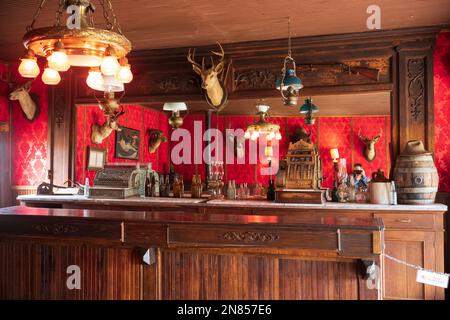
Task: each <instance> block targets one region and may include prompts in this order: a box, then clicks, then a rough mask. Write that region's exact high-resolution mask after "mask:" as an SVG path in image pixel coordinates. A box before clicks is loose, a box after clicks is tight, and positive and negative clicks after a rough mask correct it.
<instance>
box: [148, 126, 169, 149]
mask: <svg viewBox="0 0 450 320" xmlns="http://www.w3.org/2000/svg"><path fill="white" fill-rule="evenodd" d="M147 132H148V133H149V135H150V139H149V140H148V152H150V153H155V151H156V150H157V149H158V148H159V146H160V145H161V143H162V142H166V141H167V138H166V137H165V136H164V133H162V131H161V130H156V129H153V130H147Z"/></svg>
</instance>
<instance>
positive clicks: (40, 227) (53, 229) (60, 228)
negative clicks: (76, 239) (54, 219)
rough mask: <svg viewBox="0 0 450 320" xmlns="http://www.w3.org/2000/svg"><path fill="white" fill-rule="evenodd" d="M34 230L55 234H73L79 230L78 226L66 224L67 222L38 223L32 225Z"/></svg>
mask: <svg viewBox="0 0 450 320" xmlns="http://www.w3.org/2000/svg"><path fill="white" fill-rule="evenodd" d="M32 228H33V230H36V231H39V232H46V233H51V234H54V235H59V234H71V233H76V232H78V231H79V228H78V227H75V226H70V225H65V224H51V225H48V224H43V223H41V224H37V225H33V226H32Z"/></svg>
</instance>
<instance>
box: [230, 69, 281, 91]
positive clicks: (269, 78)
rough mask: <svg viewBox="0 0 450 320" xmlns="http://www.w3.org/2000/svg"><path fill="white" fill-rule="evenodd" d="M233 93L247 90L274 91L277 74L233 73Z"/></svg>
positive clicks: (269, 72) (259, 71) (254, 71)
mask: <svg viewBox="0 0 450 320" xmlns="http://www.w3.org/2000/svg"><path fill="white" fill-rule="evenodd" d="M233 78H234V79H233V91H235V90H249V89H275V81H276V80H277V73H276V72H274V71H270V70H257V69H252V70H245V71H235V72H234V77H233Z"/></svg>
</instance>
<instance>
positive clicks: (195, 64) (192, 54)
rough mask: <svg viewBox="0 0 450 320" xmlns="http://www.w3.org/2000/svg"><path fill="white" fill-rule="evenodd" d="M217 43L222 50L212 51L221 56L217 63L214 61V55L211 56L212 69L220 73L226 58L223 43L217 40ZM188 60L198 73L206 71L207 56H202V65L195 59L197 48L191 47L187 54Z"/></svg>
mask: <svg viewBox="0 0 450 320" xmlns="http://www.w3.org/2000/svg"><path fill="white" fill-rule="evenodd" d="M217 44H218V45H219V48H220V52H217V51H211V53H212V54H214V55H216V56H219V57H220V61H219V63H218V64H217V65H216V64H215V63H214V59H213V57H212V56H210V59H211V69H212V70H214V71H216V72H217V73H220V72H221V71H222V70H223V66H224V60H225V51H224V50H223V47H222V45H221V44H220V43H219V42H217ZM187 60H188V62H190V63H191V64H192V69H193V70H194V71H195V72H196V73H198V74H200V75H201V74H202V72H205V71H206V68H205V57H203V58H202V64H201V65H200V64H199V63H198V62H196V61H195V48H190V49H189V52H188V55H187Z"/></svg>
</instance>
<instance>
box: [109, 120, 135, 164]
mask: <svg viewBox="0 0 450 320" xmlns="http://www.w3.org/2000/svg"><path fill="white" fill-rule="evenodd" d="M139 143H140V132H139V130H134V129H130V128H126V127H122V130H121V131H116V153H115V157H116V158H119V159H130V160H139Z"/></svg>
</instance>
